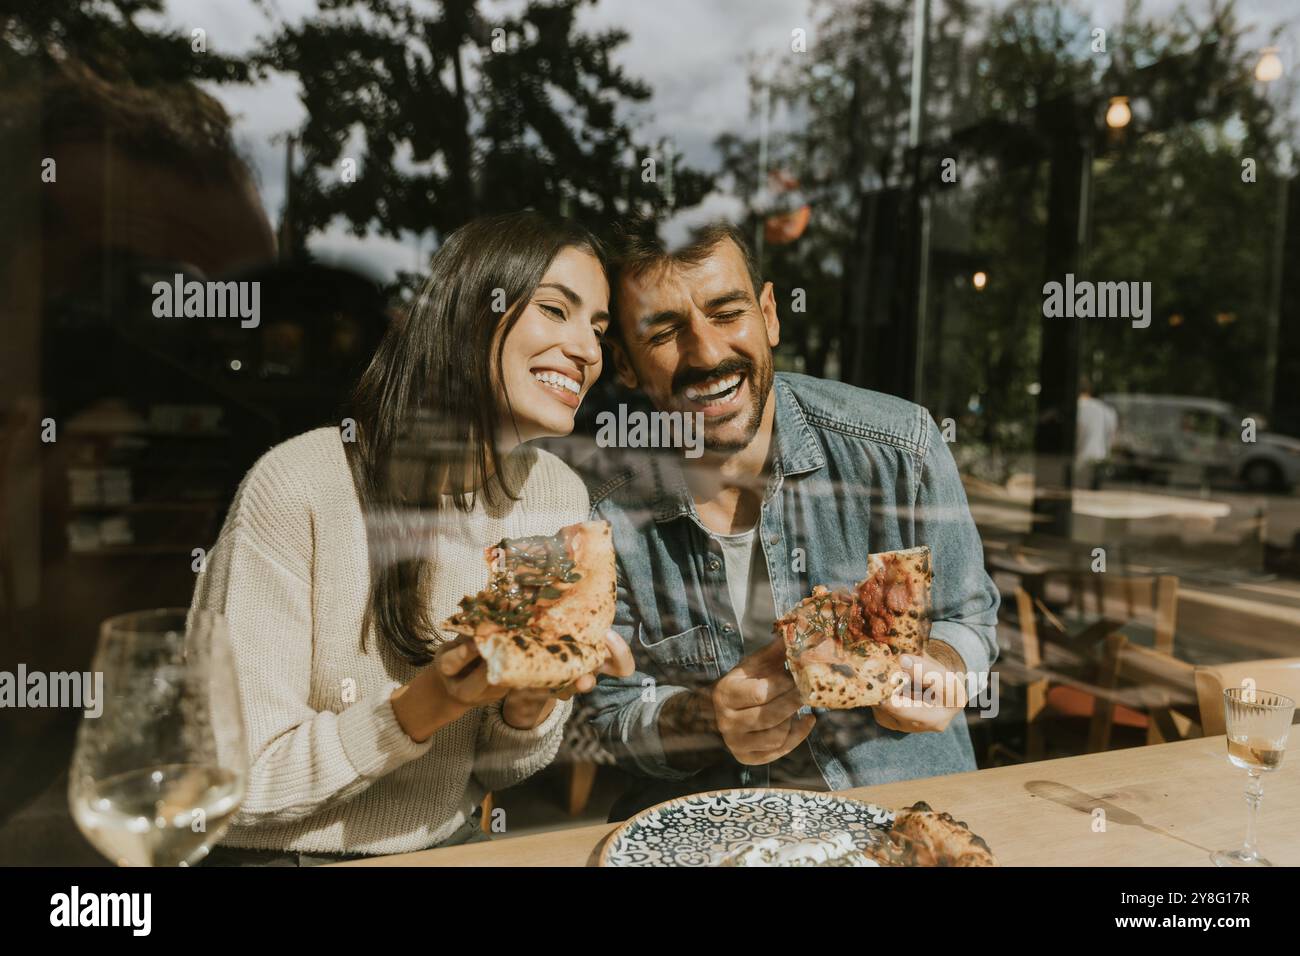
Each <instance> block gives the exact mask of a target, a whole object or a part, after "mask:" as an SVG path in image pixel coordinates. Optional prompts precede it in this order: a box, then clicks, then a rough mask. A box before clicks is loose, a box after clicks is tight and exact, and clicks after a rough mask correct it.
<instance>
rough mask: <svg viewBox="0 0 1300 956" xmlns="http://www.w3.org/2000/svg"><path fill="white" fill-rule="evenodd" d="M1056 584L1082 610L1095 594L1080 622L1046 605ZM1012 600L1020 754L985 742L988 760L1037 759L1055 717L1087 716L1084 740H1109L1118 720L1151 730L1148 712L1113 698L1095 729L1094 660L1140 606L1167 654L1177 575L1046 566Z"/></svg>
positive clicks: (1159, 646) (1156, 644)
mask: <svg viewBox="0 0 1300 956" xmlns="http://www.w3.org/2000/svg"><path fill="white" fill-rule="evenodd" d="M1058 582H1059V583H1063V584H1064V588H1063V591H1064V594H1065V596H1066V602H1065V603H1066V604H1067V605H1070V606H1073V607H1074V608H1075V609H1076V610H1078V611H1080V612H1086V601H1085V600H1084V598H1085V596H1087V595H1091V596H1092V597H1093V599H1094V602H1095V606H1094V611H1095V614H1096V617H1095V619H1094V620H1092V621H1091V622H1090V623H1088V624H1086V625H1084V626H1081V627H1071V626H1070V625H1068V624H1067V623H1066V622H1065V621H1064V620H1063V619H1062V618H1061V617H1060V615H1058V614H1057V613H1056V612H1055V611H1053V610H1052V609H1051V607H1049V605H1048V596H1049V595H1050V594H1052V593H1053V592H1054V591H1060V590H1062V588H1060V587H1059V586H1057V585H1058ZM1015 605H1016V611H1017V616H1018V618H1019V631H1020V642H1021V651H1022V655H1023V664H1024V671H1025V681H1024V685H1023V686H1024V692H1025V752H1024V754H1023V755H1022V754H1017V753H1016V752H1015V751H1013V750H1011V749H1010V748H1008V747H1006V746H1005V745H1003V744H998V743H995V744H993V745H992V746H991V747H990V748H989V753H988V758H989V762H990V763H992V762H995V761H996V760H997V758H998V756H1000V755H1003V754H1005V755H1007V756H1010V757H1011V758H1012V759H1014V760H1017V761H1023V760H1029V761H1033V760H1041V759H1042V758H1043V757H1044V755H1045V751H1046V740H1045V735H1044V725H1045V724H1046V722H1047V721H1048V720H1051V719H1054V718H1060V719H1067V720H1068V719H1081V720H1085V721H1087V722H1088V724H1089V742H1090V743H1093V742H1097V741H1100V740H1105V741H1106V742H1109V736H1110V730H1111V728H1113V727H1114V726H1115V725H1116V724H1118V725H1120V726H1125V727H1130V728H1134V729H1149V726H1150V719H1149V717H1148V715H1147V714H1144V713H1142V712H1140V711H1137V710H1134V709H1133V708H1131V707H1128V706H1126V705H1124V704H1116V705H1115V706H1114V707H1113V708H1110V709H1109V713H1103V714H1102V715H1101V717H1102V720H1101V721H1098V723H1097V727H1096V734H1095V735H1094V733H1093V723H1094V718H1097V717H1098V714H1097V707H1096V701H1097V696H1098V695H1097V690H1098V687H1099V678H1100V677H1101V676H1102V675H1101V671H1100V668H1099V667H1098V666H1097V665H1096V664H1094V663H1093V661H1094V660H1095V657H1096V652H1097V648H1098V646H1099V645H1103V644H1104V643H1105V641H1106V639H1107V638H1108V637H1109V636H1110V635H1111V634H1113V633H1116V632H1118V631H1120V630H1122V629H1123V628H1124V627H1126V626H1128V625H1130V624H1132V623H1133V622H1134V621H1135V620H1136V618H1137V617H1138V612H1139V609H1140V608H1144V609H1146V610H1149V611H1150V613H1151V616H1152V618H1153V626H1154V636H1153V643H1154V649H1155V650H1156V651H1157V652H1158V653H1161V654H1163V655H1165V656H1167V657H1169V658H1172V657H1173V646H1174V631H1175V625H1176V614H1177V606H1178V579H1177V578H1176V577H1173V576H1170V575H1163V576H1160V577H1124V576H1120V575H1113V574H1107V573H1097V574H1093V573H1091V572H1086V571H1084V572H1081V571H1075V570H1059V569H1056V570H1044V571H1042V572H1040V573H1038V574H1035V575H1034V576H1033V577H1032V579H1027V580H1025V581H1024V582H1023V583H1022V585H1021V586H1019V587H1017V588H1016V591H1015ZM1049 649H1054V650H1055V651H1057V652H1058V653H1057V654H1056V656H1055V657H1054V658H1052V657H1050V656H1049V653H1048V652H1049ZM1103 659H1104V658H1103ZM1069 671H1073V673H1067V672H1069ZM1103 731H1104V732H1103Z"/></svg>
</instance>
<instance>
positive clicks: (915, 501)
mask: <svg viewBox="0 0 1300 956" xmlns="http://www.w3.org/2000/svg"><path fill="white" fill-rule="evenodd" d="M615 266H616V274H615V276H614V277H613V278H614V300H615V308H616V312H617V314H616V318H615V322H614V326H615V327H616V328H614V329H613V330H612V331H613V332H614V335H613V340H612V342H611V351H612V357H613V360H614V364H615V368H616V371H617V375H618V378H619V380H620V382H621V383H622V384H623V385H625V386H627V387H628V388H631V389H639V390H640V391H641V392H642V393H643V394H644V396H645V397H646V398H647V399H648V400H649V402H650V403H651V404H652V405H653V406H654V407H655V408H656V409H658V410H660V411H680V412H686V413H692V414H693V413H697V412H698V413H701V414H702V415H703V416H704V448H705V451H704V454H703V455H701V456H699V457H698V458H691V457H689V456H686V455H684V454H683V453H682V452H680V451H678V452H672V451H668V452H663V451H660V452H658V453H657V454H656V455H655V456H654V457H653V458H649V459H648V460H647V459H642V460H641V461H640V462H638V463H634V464H633V465H632V466H630V467H626V468H622V469H615V470H614V471H613V472H612V473H609V472H607V473H606V475H604V476H603V477H602V478H601V479H599V480H592V482H591V504H592V517H593V519H605V520H607V521H609V522H610V524H611V526H612V529H613V534H614V544H615V547H616V550H617V552H618V559H619V569H618V570H619V574H618V610H617V615H616V618H615V628H616V629H617V630H619V631H620V632H621V633H622V634H623V635H624V637H625V639H626V640H627V641H628V644H629V645H630V646H631V647H632V649H633V652H634V654H635V655H636V659H637V665H638V671H637V673H636V674H634V675H632V676H631V677H629V678H623V679H618V680H610V679H602V681H601V683H600V685H599V686H598V687H597V688H596V689H595V690H594V691H593V692H592V694H591V695H590V697H589V699H588V704H589V705H590V706H591V707H593V708H594V710H595V716H594V718H593V723H594V724H595V725H596V727H597V729H598V731H599V733H600V736H601V739H602V741H603V742H604V744H605V746H606V747H607V748H609V749H610V750H612V751H613V752H614V753H615V754H616V755H618V756H619V757H620V758H621V759H622V760H623V762H624V763H625V764H628V765H630V768H631V769H633V770H637V771H639V772H640V773H642V774H644V775H646V776H649V777H652V778H659V779H660V780H661V781H667V782H669V783H668V785H661V786H658V787H655V788H642V790H641V792H640V793H639V794H638V795H637V797H638V799H635V800H633V801H631V802H625V803H624V804H623V806H622V807H621V808H616V810H615V813H616V814H620V813H626V812H631V811H632V810H634V809H636V808H637V807H638V806H643V805H648V804H649V803H651V802H653V801H655V800H656V799H663V798H666V797H667V796H670V795H672V794H674V793H680V792H692V791H699V790H705V789H712V788H717V787H727V786H764V785H784V786H797V787H812V788H818V789H827V788H830V789H841V788H845V787H850V786H863V785H867V784H874V783H884V782H886V781H891V780H900V779H907V778H911V777H925V776H931V775H934V774H940V773H951V772H955V771H960V770H972V769H974V768H975V760H974V753H973V750H972V747H971V742H970V736H969V732H968V730H967V727H966V721H965V717H964V715H963V714H962V708H963V706H964V704H965V703H966V699H965V698H966V695H965V693H964V688H963V687H954V686H953V685H954V684H955V683H956V682H945V685H944V688H945V690H946V692H945V693H943V694H940V695H938V696H937V697H936V696H935V695H934V694H931V695H930V697H929V698H928V699H925V700H921V699H912V697H908V696H907V695H908V694H912V695H913V696H914V697H916V698H921V696H922V695H921V693H920V684H922V683H924V682H926V681H927V680H931V681H932V680H934V678H927V676H926V675H928V674H930V673H936V674H940V675H941V674H942V673H943V672H945V671H951V672H956V673H958V674H965V673H971V672H973V673H974V674H976V675H984V674H986V672H987V670H988V668H989V665H990V664H991V663H992V661H993V660H994V658H995V657H996V653H997V642H996V638H995V634H994V630H995V625H996V614H997V605H998V597H997V592H996V590H995V589H994V587H993V584H992V582H991V581H990V580H989V578H988V576H987V575H986V574H985V572H984V567H983V552H982V548H981V544H980V539H979V535H978V532H977V531H976V529H975V526H974V523H973V522H972V520H971V517H970V513H969V511H968V509H967V506H966V498H965V493H964V491H963V489H962V485H961V482H960V479H959V478H958V475H957V470H956V467H955V466H954V463H953V459H952V456H951V454H950V453H949V451H948V448H947V446H946V445H945V444H944V441H943V439H942V437H941V436H940V434H939V431H938V429H937V427H936V426H935V424H934V422H933V420H932V419H931V418H930V416H929V415H928V414H927V413H926V412H925V410H924V409H922V408H921V407H919V406H917V405H914V404H912V403H910V402H906V401H903V400H901V399H898V398H893V397H890V396H887V395H881V394H878V393H875V392H869V391H865V390H863V389H859V388H855V387H853V386H849V385H845V384H842V383H838V382H831V381H825V380H820V379H814V378H810V377H808V376H803V375H794V374H786V373H779V374H777V373H775V372H774V367H773V348H774V347H775V346H776V345H777V343H778V341H779V335H780V321H779V317H778V315H777V308H776V300H775V297H774V293H773V288H772V284H771V283H770V282H768V283H760V281H759V279H758V277H757V275H756V272H755V269H754V266H753V263H752V260H751V258H750V256H749V253H748V250H747V249H746V248H745V244H744V240H743V239H742V238H741V236H740V235H739V233H738V232H737V231H736V230H734V229H732V228H730V227H728V226H715V227H710V228H708V229H706V230H704V231H702V232H701V233H700V234H698V236H697V238H696V240H695V241H693V242H692V243H691V244H690V245H689V246H687V247H686V248H684V249H681V250H678V251H676V252H673V253H669V252H668V251H667V250H666V249H665V248H664V247H663V246H662V245H661V244H660V243H658V241H657V240H654V239H652V238H644V237H639V238H638V237H636V236H630V237H629V238H627V239H626V240H625V241H624V242H623V243H622V247H621V248H620V249H618V250H616V262H615ZM920 544H927V545H929V546H930V548H931V551H932V556H933V568H934V586H933V603H934V624H933V629H932V631H931V642H930V651H929V652H928V654H927V655H926V657H925V658H924V659H921V660H916V661H912V660H905V661H903V664H904V667H905V669H906V670H907V671H908V672H909V673H910V675H911V678H912V682H911V683H912V684H915V685H916V686H908V687H907V688H905V693H903V694H900V695H899V696H897V697H895V698H894V699H892V700H891V701H887V702H885V703H882V704H881V705H879V706H877V707H874V708H870V709H859V710H848V711H818V712H816V713H808V712H807V708H802V706H801V704H802V702H801V700H800V698H799V694H798V691H797V689H796V688H795V685H794V681H793V679H792V678H791V676H790V674H789V672H788V670H787V669H786V667H785V656H784V649H783V647H782V644H781V642H780V641H779V640H778V639H775V638H774V637H773V633H772V623H773V621H774V620H775V619H776V618H777V617H778V616H780V615H782V614H784V613H785V612H787V611H789V610H790V608H792V607H793V606H794V605H795V604H797V603H798V602H799V601H800V600H801V599H802V598H804V597H805V596H807V595H808V594H809V593H811V591H812V588H813V586H814V585H816V584H825V585H827V586H831V587H834V586H840V585H849V584H852V583H854V582H855V581H857V580H859V579H861V578H863V577H865V576H866V569H867V554H868V552H872V551H887V550H893V549H898V548H907V547H912V546H915V545H920ZM932 686H933V685H932Z"/></svg>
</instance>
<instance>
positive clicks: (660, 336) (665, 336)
mask: <svg viewBox="0 0 1300 956" xmlns="http://www.w3.org/2000/svg"><path fill="white" fill-rule="evenodd" d="M676 334H677V330H676V329H664V330H663V331H662V332H659V333H657V334H655V335H652V336H650V344H651V345H663V344H664V343H665V342H667V341H668V340H669V339H671V338H672V337H673V336H674V335H676Z"/></svg>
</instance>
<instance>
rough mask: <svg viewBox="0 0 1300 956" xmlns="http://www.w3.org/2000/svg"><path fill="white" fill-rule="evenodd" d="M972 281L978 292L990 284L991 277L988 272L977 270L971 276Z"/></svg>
mask: <svg viewBox="0 0 1300 956" xmlns="http://www.w3.org/2000/svg"><path fill="white" fill-rule="evenodd" d="M970 282H971V285H973V286H974V287H975V291H976V292H981V291H983V289H984V287H985V286H986V285H988V284H989V277H988V275H987V274H986V273H983V272H977V273H975V274H974V275H973V276H971V277H970Z"/></svg>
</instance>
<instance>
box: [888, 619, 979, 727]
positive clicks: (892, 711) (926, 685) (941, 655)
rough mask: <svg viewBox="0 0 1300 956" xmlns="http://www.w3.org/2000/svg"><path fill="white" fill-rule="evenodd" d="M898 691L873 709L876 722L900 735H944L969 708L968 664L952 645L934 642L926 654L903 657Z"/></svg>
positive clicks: (900, 661) (900, 662)
mask: <svg viewBox="0 0 1300 956" xmlns="http://www.w3.org/2000/svg"><path fill="white" fill-rule="evenodd" d="M899 664H900V665H901V666H902V672H901V674H900V675H899V676H900V680H899V687H898V689H897V690H896V691H895V692H894V693H893V694H892V695H891V696H890V697H889V698H888V699H886V700H884V701H882V702H881V703H879V704H877V705H876V706H874V707H872V708H871V711H872V713H874V714H875V716H876V723H878V724H879V725H880V726H882V727H884V728H886V729H888V730H895V731H898V732H900V733H907V734H920V733H941V732H942V731H944V730H946V729H947V728H948V724H949V723H951V722H952V719H953V718H954V717H956V716H957V715H958V714H960V713H961V712H962V708H964V707H965V706H966V688H965V680H964V677H963V675H964V672H965V665H964V664H963V663H962V660H961V657H960V655H958V654H957V652H956V651H954V650H953V649H952V648H950V647H949V646H948V645H946V644H943V643H942V642H939V641H931V642H930V645H929V648H928V649H927V652H926V653H925V654H923V655H917V654H904V655H903V656H902V657H901V658H899Z"/></svg>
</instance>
